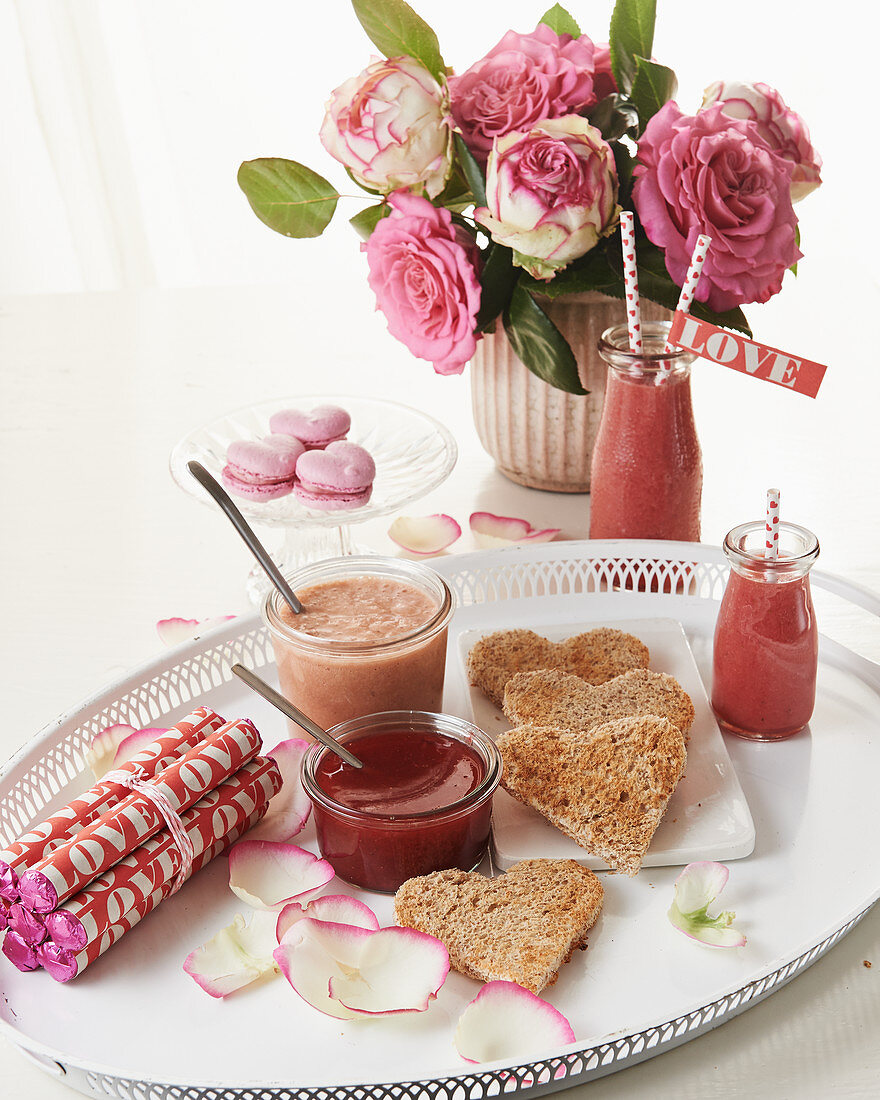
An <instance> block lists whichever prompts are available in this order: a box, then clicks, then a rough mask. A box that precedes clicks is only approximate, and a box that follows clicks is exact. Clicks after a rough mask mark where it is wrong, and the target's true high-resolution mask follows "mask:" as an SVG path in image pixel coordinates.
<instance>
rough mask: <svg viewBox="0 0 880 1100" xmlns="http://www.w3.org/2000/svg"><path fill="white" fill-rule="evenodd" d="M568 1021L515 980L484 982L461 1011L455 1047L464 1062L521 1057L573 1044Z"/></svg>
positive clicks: (572, 1032)
mask: <svg viewBox="0 0 880 1100" xmlns="http://www.w3.org/2000/svg"><path fill="white" fill-rule="evenodd" d="M574 1040H575V1034H574V1031H573V1030H572V1027H571V1024H570V1023H569V1022H568V1020H567V1019H566V1018H565V1016H563V1015H562V1013H561V1012H559V1011H558V1010H557V1009H555V1008H554V1007H553V1006H552V1005H551V1004H548V1003H547V1001H545V1000H542V998H540V997H538V996H536V995H535V994H534V993H531V992H530V991H529V990H528V989H523V987H522V986H521V985H516V983H514V982H504V981H496V982H487V983H486V985H484V986H483V988H482V989H481V990H480V992H479V993H478V994H477V995H476V997H474V999H473V1000H472V1001H471V1003H470V1004H469V1005H468V1006H467V1008H466V1009H465V1010H464V1012H463V1013H462V1014H461V1016H460V1018H459V1021H458V1026H457V1028H456V1029H455V1039H454V1042H455V1049H456V1050H457V1051H458V1053H459V1054H460V1055H461V1056H462V1058H464V1059H465V1061H467V1062H494V1061H497V1060H499V1059H502V1058H520V1057H526V1056H529V1055H532V1054H537V1053H539V1052H541V1051H544V1050H553V1049H555V1048H557V1047H560V1046H565V1045H566V1044H567V1043H573V1042H574Z"/></svg>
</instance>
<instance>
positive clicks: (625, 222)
mask: <svg viewBox="0 0 880 1100" xmlns="http://www.w3.org/2000/svg"><path fill="white" fill-rule="evenodd" d="M620 246H621V250H622V252H623V285H624V289H625V292H626V327H627V331H628V332H629V350H630V351H636V352H640V351H641V350H642V307H641V302H640V301H639V274H638V270H637V269H636V231H635V227H634V225H633V212H632V210H621V212H620Z"/></svg>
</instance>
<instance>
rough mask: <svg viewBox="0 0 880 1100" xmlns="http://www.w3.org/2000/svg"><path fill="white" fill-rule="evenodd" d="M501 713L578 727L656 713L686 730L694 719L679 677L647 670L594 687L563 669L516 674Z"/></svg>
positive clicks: (537, 723)
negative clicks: (677, 678) (561, 670)
mask: <svg viewBox="0 0 880 1100" xmlns="http://www.w3.org/2000/svg"><path fill="white" fill-rule="evenodd" d="M504 713H505V714H506V715H507V717H508V718H509V719H510V720H511V722H513V723H515V724H516V725H523V724H524V723H529V724H531V725H534V726H565V727H567V728H571V729H579V730H588V729H592V728H593V727H594V726H598V725H601V723H602V722H608V721H610V720H611V719H612V718H637V717H639V716H640V715H646V714H656V715H658V716H661V717H663V718H668V719H669V720H670V722H672V723H674V724H675V725H676V726H678V728H679V729H680V730H681V732H682V733H684V734H687V732H688V730H689V729H690V728H691V725H692V723H693V721H694V704H693V703H692V702H691V697H690V696H689V695H688V693H687V692H686V691H685V690H684V688H683V687H682V686H681V684H679V682H678V680H676V679H675V678H674V677H672V676H668V675H667V674H666V673H665V672H650V671H649V670H648V669H646V668H639V669H633V670H632V671H630V672H625V673H623V675H622V676H615V677H614V679H613V680H607V681H606V682H605V683H604V684H596V685H590V684H585V683H584V682H583V680H581V679H580V678H579V677H577V676H571V675H569V674H568V673H565V672H557V671H542V672H520V673H518V674H517V675H516V676H514V677H512V678H511V679H510V680H509V681H508V684H507V687H506V688H505V689H504Z"/></svg>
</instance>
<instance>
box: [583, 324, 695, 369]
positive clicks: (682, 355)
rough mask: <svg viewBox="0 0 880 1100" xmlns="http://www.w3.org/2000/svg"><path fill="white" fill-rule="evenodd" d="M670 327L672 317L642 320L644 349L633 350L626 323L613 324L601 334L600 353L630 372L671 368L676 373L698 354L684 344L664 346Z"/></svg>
mask: <svg viewBox="0 0 880 1100" xmlns="http://www.w3.org/2000/svg"><path fill="white" fill-rule="evenodd" d="M671 328H672V322H671V321H642V323H641V328H640V331H641V334H642V350H641V351H631V350H630V346H629V329H628V328H627V326H626V324H622V325H612V326H611V328H607V329H605V331H604V332H603V333H602V335H601V336H600V337H599V342H598V345H597V347H598V350H599V354H600V355H601V357H602V358H603V359H604V360H605V362H606V363H607V364H608V365H609V366H610V367H613V368H614V369H615V370H619V371H625V372H627V373H631V374H632V373H637V374H652V373H653V374H656V373H659V372H660V371H661V370H670V369H671V370H672V371H674V372H675V373H677V374H681V373H684V372H687V371H689V370H690V366H691V364H692V363H693V362H694V360H695V359H696V358H697V355H696V354H695V353H694V352H692V351H688V350H687V349H685V348H673V349H672V351H666V350H665V347H666V341H667V339H668V338H669V330H670V329H671Z"/></svg>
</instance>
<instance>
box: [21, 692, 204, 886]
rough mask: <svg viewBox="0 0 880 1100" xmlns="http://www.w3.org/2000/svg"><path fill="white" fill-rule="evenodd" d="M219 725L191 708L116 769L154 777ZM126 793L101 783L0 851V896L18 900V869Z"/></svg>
mask: <svg viewBox="0 0 880 1100" xmlns="http://www.w3.org/2000/svg"><path fill="white" fill-rule="evenodd" d="M224 722H225V719H223V718H221V717H220V715H219V714H217V713H216V712H215V711H213V710H211V709H210V708H208V707H196V709H195V710H194V711H192V713H191V714H188V715H187V716H186V717H185V718H182V719H181V720H180V721H179V722H176V723H175V724H174V725H173V726H172V727H171V729H169V730H168V731H167V732H166V733H163V734H162V735H161V736H159V737H157V738H156V740H155V741H152V742H151V743H150V744H149V745H147V746H146V748H144V749H142V750H141V751H140V752H139V753H138V754H137V755H136V756H134V757H133V758H132V759H131V760H129V761H127V763H125V764H121V765H120V767H119V769H118V770H119V771H124V772H128V773H131V774H134V773H135V772H136V771H137V770H138V769H141V770H143V771H145V772H146V773H147V775H149V776H152V775H156V774H158V773H159V772H161V771H163V770H164V769H165V768H166V767H167V766H168V765H169V764H171V763H172V762H173V761H174V760H176V759H178V758H179V757H180V756H182V755H183V754H184V753H185V752H187V751H188V750H189V749H191V748H193V747H194V746H195V745H197V744H199V742H200V741H203V740H204V739H205V737H206V736H207V735H208V734H210V733H213V732H214V731H215V730H218V729H219V728H220V727H221V726H222V725H223V724H224ZM128 793H129V791H128V788H127V787H125V786H123V785H122V784H121V783H114V782H108V781H107V780H103V779H102V780H100V781H99V782H98V783H96V784H95V785H94V786H93V787H92V788H90V790H88V791H86V793H85V794H83V795H80V796H79V797H78V798H74V799H73V800H72V801H71V802H69V803H68V804H67V805H66V806H64V807H63V808H62V809H60V810H58V811H57V812H56V813H54V814H53V815H52V816H51V817H48V818H46V820H45V821H42V822H40V824H39V825H35V826H34V827H33V829H31V830H30V831H29V832H27V833H24V834H23V835H22V836H20V837H19V838H18V840H16V841H14V842H13V843H12V844H10V845H9V846H8V847H7V848H4V849H3V850H2V851H0V897H2V898H3V899H5V900H6V901H8V902H10V903H11V902H15V901H18V897H19V890H18V873H19V871H20V870H21V869H22V868H24V867H30V866H32V865H33V864H35V863H38V862H39V861H40V860H41V859H45V857H46V856H47V855H48V854H49V853H50V852H51V851H53V850H54V849H55V848H58V847H60V846H61V845H62V844H63V843H64V842H65V841H66V840H68V839H69V838H70V837H71V836H72V835H73V834H74V833H75V832H77V831H78V830H80V829H81V828H83V827H84V826H86V825H88V824H90V823H91V822H92V821H95V820H97V818H99V817H100V816H101V815H102V814H103V813H105V812H106V811H107V810H108V809H109V808H110V807H111V806H113V805H115V804H116V803H117V802H119V801H120V799H123V798H125V797H126V796H127V795H128Z"/></svg>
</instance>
